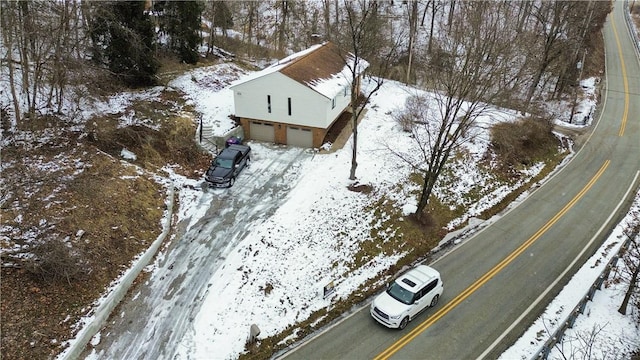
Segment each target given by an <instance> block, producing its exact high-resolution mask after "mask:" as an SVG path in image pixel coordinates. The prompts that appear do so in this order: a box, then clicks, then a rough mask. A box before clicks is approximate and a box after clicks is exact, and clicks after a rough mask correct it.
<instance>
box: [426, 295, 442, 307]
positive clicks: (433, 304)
mask: <svg viewBox="0 0 640 360" xmlns="http://www.w3.org/2000/svg"><path fill="white" fill-rule="evenodd" d="M439 297H440V296H438V295H436V296H434V297H433V299H431V305H429V306H430V307H434V306H436V304H437V303H438V298H439Z"/></svg>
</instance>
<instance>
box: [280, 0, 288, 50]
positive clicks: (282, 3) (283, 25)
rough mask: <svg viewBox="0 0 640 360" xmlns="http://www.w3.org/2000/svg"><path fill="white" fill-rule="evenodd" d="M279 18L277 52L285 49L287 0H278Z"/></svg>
mask: <svg viewBox="0 0 640 360" xmlns="http://www.w3.org/2000/svg"><path fill="white" fill-rule="evenodd" d="M280 11H281V14H282V16H281V18H280V24H279V26H278V52H279V53H284V49H285V41H284V39H285V33H286V31H287V22H288V21H289V2H288V1H287V0H280Z"/></svg>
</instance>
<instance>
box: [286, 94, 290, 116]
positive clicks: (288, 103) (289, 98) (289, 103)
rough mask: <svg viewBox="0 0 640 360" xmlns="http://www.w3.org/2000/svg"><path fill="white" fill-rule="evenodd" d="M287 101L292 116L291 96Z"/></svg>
mask: <svg viewBox="0 0 640 360" xmlns="http://www.w3.org/2000/svg"><path fill="white" fill-rule="evenodd" d="M287 102H288V105H289V116H291V98H287Z"/></svg>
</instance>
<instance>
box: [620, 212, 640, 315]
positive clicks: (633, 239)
mask: <svg viewBox="0 0 640 360" xmlns="http://www.w3.org/2000/svg"><path fill="white" fill-rule="evenodd" d="M624 234H625V235H626V236H627V238H628V239H629V246H628V247H627V250H626V251H625V252H624V254H623V256H622V260H623V261H624V264H625V268H626V270H627V271H626V272H625V274H626V276H625V277H626V278H627V280H628V281H629V286H628V287H627V291H626V292H625V294H624V298H623V299H622V303H621V304H620V308H619V309H618V312H619V313H620V314H622V315H625V314H626V313H627V306H628V305H629V301H630V300H631V298H632V297H633V296H634V295H635V296H638V295H640V291H638V274H639V273H640V235H639V234H640V212H639V211H636V212H634V213H633V214H632V219H631V222H630V223H629V224H628V226H627V227H626V228H625V230H624Z"/></svg>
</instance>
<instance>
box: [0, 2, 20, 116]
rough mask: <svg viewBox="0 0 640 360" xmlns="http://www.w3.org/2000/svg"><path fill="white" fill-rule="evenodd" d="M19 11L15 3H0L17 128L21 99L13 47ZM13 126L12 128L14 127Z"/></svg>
mask: <svg viewBox="0 0 640 360" xmlns="http://www.w3.org/2000/svg"><path fill="white" fill-rule="evenodd" d="M16 17H17V11H16V9H15V3H13V2H8V1H2V2H1V3H0V21H1V24H2V29H3V30H2V41H3V42H4V46H5V49H6V55H5V58H4V59H3V63H5V64H7V68H8V71H9V89H10V91H11V98H12V100H13V112H14V114H15V123H14V124H13V126H15V125H16V124H17V123H19V122H20V118H21V115H20V99H19V97H18V93H17V91H16V85H17V84H16V79H15V64H14V59H13V46H14V43H15V41H14V34H15V31H14V29H15V23H16ZM13 126H12V127H13Z"/></svg>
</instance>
